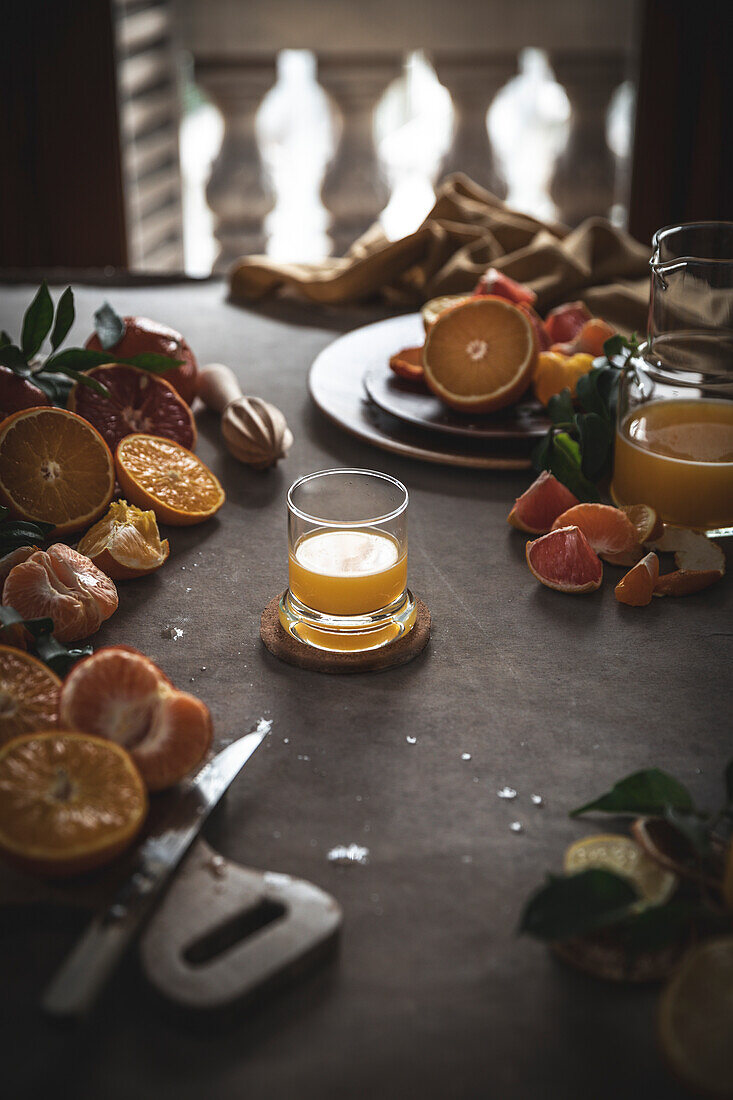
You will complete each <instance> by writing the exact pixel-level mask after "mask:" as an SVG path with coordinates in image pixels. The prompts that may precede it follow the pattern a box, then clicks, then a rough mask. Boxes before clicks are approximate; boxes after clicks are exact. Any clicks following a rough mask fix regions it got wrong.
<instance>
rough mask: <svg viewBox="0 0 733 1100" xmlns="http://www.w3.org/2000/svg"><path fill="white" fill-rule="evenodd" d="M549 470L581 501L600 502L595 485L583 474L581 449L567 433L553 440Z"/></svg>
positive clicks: (558, 435)
mask: <svg viewBox="0 0 733 1100" xmlns="http://www.w3.org/2000/svg"><path fill="white" fill-rule="evenodd" d="M547 468H548V469H549V470H550V471H551V472H552V473H553V474H554V475H555V477H556V478H557V480H558V481H561V482H562V483H563V485H565V486H567V488H568V489H569V490H570V492H571V493H575V495H576V497H578V499H579V500H591V501H593V500H600V496H599V494H598V490H597V489H596V487H595V485H594V484H593V482H592V481H589V480H588V478H587V477H586V476H585V474H584V473H583V470H582V460H581V455H580V447H579V446H578V444H577V443H576V441H575V440H574V439H571V438H570V436H569V435H568V434H567V432H558V434H557V435H556V436H555V437H554V439H553V440H552V445H551V447H550V449H549V455H548V467H547Z"/></svg>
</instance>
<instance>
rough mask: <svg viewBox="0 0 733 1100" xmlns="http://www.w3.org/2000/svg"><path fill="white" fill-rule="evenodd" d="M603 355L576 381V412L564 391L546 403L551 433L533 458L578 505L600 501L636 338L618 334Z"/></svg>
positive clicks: (637, 347)
mask: <svg viewBox="0 0 733 1100" xmlns="http://www.w3.org/2000/svg"><path fill="white" fill-rule="evenodd" d="M603 351H604V353H605V356H602V357H601V358H599V359H596V360H595V361H594V364H593V367H592V368H591V370H590V371H588V373H587V374H584V375H583V376H582V377H581V378H579V379H578V383H577V386H576V401H577V404H578V406H579V409H578V410H576V408H575V405H574V403H573V399H572V397H571V396H570V390H569V389H568V388H567V387H566V388H565V389H564V390H563V391H562V393H559V394H556V395H555V396H554V397H551V398H550V400H549V401H548V403H547V412H548V415H549V417H550V421H551V423H550V428H549V430H548V432H547V435H546V436H545V437H544V438H543V439H542V440H540V443H539V444H538V446H537V447H536V448H535V450H534V453H533V455H532V462H533V465H534V467H535V469H536V470H537V471H538V472H539V471H541V470H549V471H550V473H552V474H554V476H555V477H556V478H557V479H558V481H561V482H562V483H563V485H565V486H567V488H568V489H570V491H571V493H574V494H575V496H577V497H578V498H579V499H580V500H588V501H597V500H600V494H599V492H598V488H597V486H598V483H599V482H601V481H603V479H604V478H605V477H606V476H607V475H608V474H609V473H610V471H611V463H612V458H613V441H614V433H615V425H616V401H617V395H618V384H619V379H620V377H621V374H622V373H623V371H624V370H626V369H627V368H628V365H629V363H630V361H631V360H632V359H634V358H635V357H636V356H638V354H639V340H638V337H637V336H636V334H634V335H633V336H632V337H631V339H630V340H627V339H626V337H624V336H621V335H620V333H617V334H616V335H615V336H611V337H610V338H609V339H608V340H606V342H605V344H604V345H603Z"/></svg>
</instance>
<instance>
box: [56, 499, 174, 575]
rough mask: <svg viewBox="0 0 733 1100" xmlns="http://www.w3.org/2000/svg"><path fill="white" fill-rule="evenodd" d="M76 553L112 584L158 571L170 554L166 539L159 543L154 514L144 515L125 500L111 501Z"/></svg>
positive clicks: (148, 512)
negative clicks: (82, 555) (86, 558)
mask: <svg viewBox="0 0 733 1100" xmlns="http://www.w3.org/2000/svg"><path fill="white" fill-rule="evenodd" d="M77 549H78V551H79V553H80V554H86V556H87V557H88V558H89V560H90V561H92V562H94V564H95V565H96V566H97V568H98V569H101V570H102V572H104V573H106V574H107V576H108V577H112V579H113V580H116V581H121V580H129V579H130V578H131V577H142V576H144V575H145V574H146V573H152V572H154V571H155V570H156V569H160V567H161V565H162V564H163V562H165V560H166V559H167V557H168V554H169V552H170V547H169V545H168V539H163V540H162V541H161V538H160V532H159V531H158V524H157V522H156V520H155V512H152V511H147V512H144V511H142V509H140V508H137V507H136V506H135V505H134V504H128V503H127V501H126V500H113V501H112V503H111V504H110V506H109V511H108V512H107V515H106V516H103V517H102V519H100V520H99V522H98V523H95V524H94V526H93V527H92V528H90V530H89V531H87V533H86V535H84V537H83V538H82V539H81V541H80V542H79V545H78V547H77Z"/></svg>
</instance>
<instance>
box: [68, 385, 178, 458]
mask: <svg viewBox="0 0 733 1100" xmlns="http://www.w3.org/2000/svg"><path fill="white" fill-rule="evenodd" d="M87 374H88V375H90V377H92V378H96V379H97V381H98V382H102V383H103V384H104V385H105V386H106V387H107V389H108V390H109V394H110V395H109V397H104V396H103V395H102V394H99V393H95V392H94V390H92V389H90V388H89V387H88V386H82V385H79V384H78V383H77V385H75V386H74V387H73V389H72V390H71V393H70V394H69V402H68V404H69V408H70V409H74V410H75V411H76V412H78V413H80V414H81V415H82V416H83V417H84V419H85V420H88V421H89V422H90V423H91V424H93V425H94V427H95V428H97V429H98V430H99V431H100V433H101V434H102V436H103V437H104V439H105V440H106V442H107V443H108V444H109V446H110V448H111V449H112V451H114V449H115V447H116V446H117V444H118V443H119V441H120V440H121V439H123V438H124V437H125V436H126V435H130V433H131V432H152V433H153V434H154V435H162V436H165V438H166V439H175V440H176V441H177V442H178V443H181V444H183V446H184V447H193V446H194V444H195V442H196V422H195V420H194V418H193V414H192V412H191V410H190V409H189V407H188V405H187V404H186V402H185V401H184V400H183V398H181V397H180V396H179V395H178V394H177V393H176V391H175V390H174V388H173V386H171V385H170V383H169V382H166V381H165V379H163V378H161V377H160V376H159V375H155V374H151V373H150V372H149V371H145V370H138V368H137V367H129V366H125V365H124V364H115V363H109V364H107V365H106V366H102V367H93V368H92V369H91V370H89V371H87Z"/></svg>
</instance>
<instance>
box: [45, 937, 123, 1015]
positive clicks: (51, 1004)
mask: <svg viewBox="0 0 733 1100" xmlns="http://www.w3.org/2000/svg"><path fill="white" fill-rule="evenodd" d="M133 931H134V929H133V928H131V927H130V926H129V925H128V924H126V922H124V921H120V922H114V921H104V920H102V921H100V920H98V919H97V920H94V921H92V923H91V924H90V925H89V927H88V929H87V931H86V932H85V933H84V935H83V936H82V937H81V939H80V940H79V942H78V943H77V945H76V947H75V948H74V949H73V950H72V951H71V953H70V954H69V955H68V957H67V958H66V960H65V961H64V963H63V965H62V966H61V968H60V969H59V970H58V971H57V973H56V975H55V976H54V978H53V979H52V981H51V982H50V984H49V985H48V986H47V988H46V990H45V992H44V994H43V997H42V999H41V1008H42V1009H43V1011H44V1012H45V1013H47V1014H48V1015H49V1016H53V1017H54V1018H56V1019H57V1020H66V1021H70V1022H71V1021H74V1020H80V1019H81V1018H82V1017H83V1016H85V1015H86V1013H87V1012H88V1011H89V1010H90V1009H91V1008H93V1006H94V1005H95V1003H96V1001H97V999H98V998H99V996H100V994H101V992H102V990H103V989H104V987H105V985H106V983H107V981H108V980H109V978H110V976H111V974H112V972H113V970H114V969H115V967H116V966H117V964H118V962H119V961H120V959H121V958H122V955H123V954H124V952H125V950H126V948H127V947H128V945H129V943H130V940H131V939H132V935H133Z"/></svg>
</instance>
